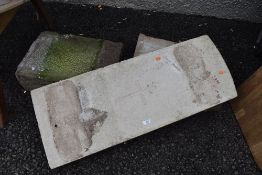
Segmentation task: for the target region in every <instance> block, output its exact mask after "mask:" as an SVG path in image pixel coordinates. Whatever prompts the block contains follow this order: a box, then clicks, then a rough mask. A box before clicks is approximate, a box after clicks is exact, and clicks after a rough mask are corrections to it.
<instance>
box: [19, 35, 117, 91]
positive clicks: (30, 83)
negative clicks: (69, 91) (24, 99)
mask: <svg viewBox="0 0 262 175" xmlns="http://www.w3.org/2000/svg"><path fill="white" fill-rule="evenodd" d="M121 50H122V43H115V42H111V41H107V40H102V39H94V38H86V37H81V36H75V35H60V34H58V33H54V32H43V33H41V34H40V35H39V37H38V38H37V39H36V41H35V42H34V43H33V44H32V45H31V47H30V49H29V51H28V53H27V54H26V56H25V57H24V59H23V60H22V62H21V63H20V64H19V65H18V68H17V71H16V77H17V79H18V81H19V82H20V84H21V85H22V86H23V87H24V89H25V90H32V89H36V88H39V87H41V86H44V85H47V84H50V83H53V82H57V81H60V80H64V79H67V78H71V77H73V76H76V75H80V74H82V73H85V72H88V71H91V70H94V69H96V68H100V67H105V66H107V65H110V64H113V63H116V62H119V59H120V54H121Z"/></svg>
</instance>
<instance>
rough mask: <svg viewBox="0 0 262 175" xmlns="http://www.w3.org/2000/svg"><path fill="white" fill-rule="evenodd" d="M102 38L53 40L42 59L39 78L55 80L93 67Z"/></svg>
mask: <svg viewBox="0 0 262 175" xmlns="http://www.w3.org/2000/svg"><path fill="white" fill-rule="evenodd" d="M102 44H103V40H99V39H92V38H84V37H68V38H59V39H58V40H57V41H54V42H53V43H52V44H51V46H50V48H49V50H48V53H47V55H46V57H45V59H44V60H43V64H42V66H41V67H42V68H41V69H42V70H41V71H40V72H39V76H40V78H42V79H44V80H46V81H50V82H56V81H59V80H64V79H67V78H71V77H73V76H76V75H79V74H82V73H85V72H88V71H91V70H93V69H95V67H96V62H97V58H98V54H99V53H100V51H101V48H102Z"/></svg>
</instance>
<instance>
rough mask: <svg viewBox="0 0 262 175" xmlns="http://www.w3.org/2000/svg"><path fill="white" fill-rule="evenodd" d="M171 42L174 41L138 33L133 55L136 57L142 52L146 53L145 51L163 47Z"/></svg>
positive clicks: (171, 43)
mask: <svg viewBox="0 0 262 175" xmlns="http://www.w3.org/2000/svg"><path fill="white" fill-rule="evenodd" d="M173 44H175V43H174V42H172V41H167V40H163V39H159V38H153V37H150V36H146V35H144V34H139V36H138V40H137V45H136V50H135V53H134V56H135V57H136V56H139V55H142V54H146V53H149V52H153V51H156V50H159V49H163V48H165V47H168V46H171V45H173Z"/></svg>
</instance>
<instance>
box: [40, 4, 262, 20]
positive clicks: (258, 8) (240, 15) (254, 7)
mask: <svg viewBox="0 0 262 175" xmlns="http://www.w3.org/2000/svg"><path fill="white" fill-rule="evenodd" d="M45 1H49V2H50V1H51V2H54V1H56V2H66V3H74V4H86V3H87V4H94V5H98V4H102V5H107V6H112V7H121V8H134V9H143V10H156V11H163V12H171V13H181V14H190V15H192V14H193V15H202V16H214V17H218V18H225V19H239V20H246V21H252V22H258V23H262V1H261V0H245V1H241V0H233V1H232V0H220V1H217V0H198V1H196V0H179V1H174V0H158V1H156V0H143V1H141V0H122V1H116V0H45Z"/></svg>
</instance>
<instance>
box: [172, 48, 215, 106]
mask: <svg viewBox="0 0 262 175" xmlns="http://www.w3.org/2000/svg"><path fill="white" fill-rule="evenodd" d="M202 52H203V51H202V50H201V49H199V48H197V47H195V46H194V45H192V44H187V45H182V46H178V47H175V48H174V56H175V57H176V60H177V61H178V63H179V65H180V67H181V68H182V69H183V71H184V72H185V74H186V76H187V77H188V81H189V87H190V89H191V90H192V92H193V94H194V99H193V100H192V102H193V103H197V104H217V103H219V101H218V99H217V92H216V91H215V89H216V88H214V87H216V85H217V84H218V83H217V82H216V81H215V80H214V79H213V78H212V77H211V73H210V72H209V71H207V69H206V65H205V62H204V60H203V56H202V55H203V53H202Z"/></svg>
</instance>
